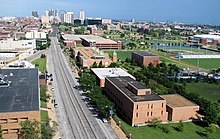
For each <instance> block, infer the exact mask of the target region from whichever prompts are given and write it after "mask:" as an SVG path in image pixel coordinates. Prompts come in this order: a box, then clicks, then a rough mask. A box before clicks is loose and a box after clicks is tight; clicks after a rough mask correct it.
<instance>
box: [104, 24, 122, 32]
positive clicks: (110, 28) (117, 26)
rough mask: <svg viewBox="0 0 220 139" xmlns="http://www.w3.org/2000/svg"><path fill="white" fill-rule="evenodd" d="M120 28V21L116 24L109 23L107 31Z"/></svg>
mask: <svg viewBox="0 0 220 139" xmlns="http://www.w3.org/2000/svg"><path fill="white" fill-rule="evenodd" d="M120 29H121V26H120V24H119V23H118V24H116V25H114V24H108V25H107V31H111V30H113V31H115V30H120Z"/></svg>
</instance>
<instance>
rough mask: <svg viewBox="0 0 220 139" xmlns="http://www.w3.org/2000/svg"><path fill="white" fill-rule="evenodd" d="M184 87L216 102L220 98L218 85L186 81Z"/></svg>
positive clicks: (219, 86)
mask: <svg viewBox="0 0 220 139" xmlns="http://www.w3.org/2000/svg"><path fill="white" fill-rule="evenodd" d="M186 89H187V90H188V91H189V92H192V93H195V94H199V95H201V96H202V97H204V98H206V99H207V100H210V101H212V102H216V103H217V101H218V100H220V85H216V84H209V83H188V84H187V85H186Z"/></svg>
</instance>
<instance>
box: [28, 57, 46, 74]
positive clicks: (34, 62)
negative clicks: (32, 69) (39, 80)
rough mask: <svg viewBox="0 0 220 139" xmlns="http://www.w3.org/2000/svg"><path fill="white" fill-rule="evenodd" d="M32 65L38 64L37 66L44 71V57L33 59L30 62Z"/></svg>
mask: <svg viewBox="0 0 220 139" xmlns="http://www.w3.org/2000/svg"><path fill="white" fill-rule="evenodd" d="M31 63H32V64H34V65H36V64H37V65H39V66H38V68H39V70H40V71H41V72H45V71H46V58H38V59H35V60H33V61H32V62H31Z"/></svg>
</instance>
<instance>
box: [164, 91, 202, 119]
mask: <svg viewBox="0 0 220 139" xmlns="http://www.w3.org/2000/svg"><path fill="white" fill-rule="evenodd" d="M161 97H162V98H163V99H165V100H166V101H167V106H166V109H167V112H168V115H169V116H168V119H169V120H170V121H173V122H176V121H180V120H183V121H188V120H192V119H195V118H197V117H196V113H197V111H199V106H198V105H196V104H195V103H192V102H191V101H189V100H187V99H186V98H184V97H182V96H180V95H178V94H172V95H161Z"/></svg>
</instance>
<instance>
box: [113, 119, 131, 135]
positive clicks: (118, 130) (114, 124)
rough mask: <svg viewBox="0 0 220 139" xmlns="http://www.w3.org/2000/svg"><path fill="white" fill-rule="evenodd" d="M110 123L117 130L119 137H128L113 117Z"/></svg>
mask: <svg viewBox="0 0 220 139" xmlns="http://www.w3.org/2000/svg"><path fill="white" fill-rule="evenodd" d="M110 125H111V127H112V129H113V130H114V131H115V133H116V134H117V136H118V137H119V139H127V137H126V135H125V133H124V132H123V131H122V130H121V128H120V127H119V126H118V125H117V124H116V122H115V120H114V119H113V118H111V119H110Z"/></svg>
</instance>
